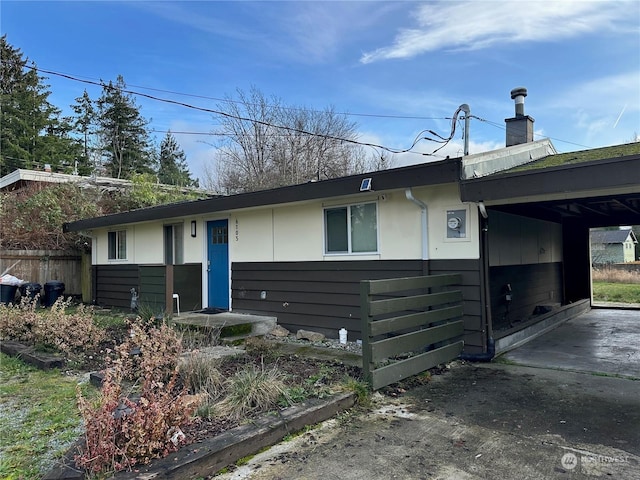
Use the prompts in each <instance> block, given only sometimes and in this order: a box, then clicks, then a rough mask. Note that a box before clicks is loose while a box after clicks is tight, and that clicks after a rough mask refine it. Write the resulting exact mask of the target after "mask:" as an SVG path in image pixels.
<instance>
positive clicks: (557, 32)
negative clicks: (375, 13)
mask: <svg viewBox="0 0 640 480" xmlns="http://www.w3.org/2000/svg"><path fill="white" fill-rule="evenodd" d="M634 3H635V2H598V1H534V2H517V3H515V2H504V1H496V2H488V1H482V2H480V1H475V2H447V3H444V2H439V3H435V4H433V3H429V4H421V5H420V6H419V7H418V8H417V10H416V11H415V13H414V16H415V18H416V21H417V23H418V26H417V27H416V28H404V29H401V30H400V32H399V33H398V34H397V36H396V39H395V42H394V43H393V45H390V46H387V47H382V48H378V49H377V50H374V51H372V52H368V53H365V54H364V55H363V56H362V57H361V59H360V61H361V62H362V63H371V62H375V61H379V60H387V59H393V58H411V57H415V56H417V55H421V54H423V53H426V52H431V51H436V50H442V49H455V50H460V49H462V50H475V49H483V48H487V47H490V46H493V45H495V44H498V43H499V44H509V43H521V42H532V41H556V40H559V39H563V38H570V37H575V36H578V35H582V34H586V33H589V32H594V31H599V30H603V29H613V26H614V25H613V24H614V22H615V21H618V20H624V19H628V18H629V8H636V7H637V5H634Z"/></svg>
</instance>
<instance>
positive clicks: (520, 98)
mask: <svg viewBox="0 0 640 480" xmlns="http://www.w3.org/2000/svg"><path fill="white" fill-rule="evenodd" d="M526 96H527V89H526V88H524V87H518V88H514V89H513V90H511V99H512V100H515V103H516V117H524V97H526Z"/></svg>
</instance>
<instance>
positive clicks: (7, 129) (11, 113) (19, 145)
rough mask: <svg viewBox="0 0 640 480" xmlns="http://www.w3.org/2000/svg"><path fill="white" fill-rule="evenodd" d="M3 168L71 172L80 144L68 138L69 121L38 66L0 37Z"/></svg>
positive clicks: (0, 148)
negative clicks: (52, 97) (52, 99)
mask: <svg viewBox="0 0 640 480" xmlns="http://www.w3.org/2000/svg"><path fill="white" fill-rule="evenodd" d="M0 59H1V62H0V168H2V173H3V174H6V173H9V172H11V171H13V170H15V169H17V168H42V167H43V166H44V165H45V164H49V165H51V167H52V168H53V169H55V170H58V171H70V169H71V167H72V166H73V164H74V161H75V157H76V155H77V154H78V143H77V142H76V141H75V140H74V139H73V138H71V137H70V136H69V132H70V130H71V127H70V125H69V122H68V121H67V120H66V119H64V118H61V116H60V110H59V109H58V108H56V107H54V106H53V105H52V104H51V103H49V101H48V97H49V95H50V93H51V92H50V91H49V90H48V85H45V84H44V83H43V82H44V80H45V78H44V77H41V76H39V75H38V73H37V70H36V69H35V66H34V65H33V64H32V65H29V66H28V65H27V63H28V59H26V58H23V55H22V52H21V51H20V49H18V48H14V47H13V46H11V45H10V44H9V43H8V42H7V36H6V35H3V36H2V37H0Z"/></svg>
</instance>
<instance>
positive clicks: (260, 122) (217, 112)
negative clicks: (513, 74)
mask: <svg viewBox="0 0 640 480" xmlns="http://www.w3.org/2000/svg"><path fill="white" fill-rule="evenodd" d="M26 68H29V69H31V70H35V71H38V72H40V73H46V74H49V75H55V76H58V77H62V78H66V79H68V80H72V81H75V82H80V83H85V84H89V85H96V86H99V87H101V88H106V89H109V88H112V89H114V90H116V89H117V90H120V91H121V92H123V93H127V94H130V95H136V96H139V97H143V98H148V99H150V100H155V101H158V102H164V103H168V104H171V105H178V106H181V107H185V108H189V109H192V110H198V111H202V112H207V113H213V114H215V115H220V116H223V117H227V118H233V119H235V120H241V121H244V122H253V123H256V124H258V125H263V126H266V127H271V128H278V129H282V130H286V131H289V132H293V133H299V134H302V135H311V136H315V137H320V138H325V139H327V140H335V141H338V142H344V143H350V144H354V145H360V146H364V147H372V148H379V149H381V150H385V151H387V152H390V153H394V154H399V153H408V152H411V151H412V150H413V148H415V146H416V145H417V143H418V142H419V141H420V140H426V141H431V142H436V143H444V144H443V145H442V146H440V147H439V148H437V149H436V150H434V151H433V152H431V153H422V155H433V154H434V153H435V152H437V151H438V150H440V149H441V148H443V147H444V146H445V145H446V144H447V143H448V142H449V141H450V140H451V138H453V132H454V131H455V121H456V119H457V118H453V119H451V120H452V125H453V128H452V134H451V136H450V137H449V138H448V139H444V138H443V137H441V136H440V135H437V134H435V132H433V131H432V130H423V131H422V132H420V133H419V134H418V135H417V136H416V138H415V140H414V141H413V143H412V144H411V146H410V147H409V148H392V147H386V146H384V145H379V144H376V143H369V142H360V141H358V140H353V139H350V138H342V137H337V136H334V135H327V134H323V133H317V132H309V131H307V130H303V129H300V128H295V127H288V126H285V125H275V124H272V123H270V122H265V121H263V120H257V119H253V118H248V117H243V116H240V115H233V114H230V113H227V112H223V111H220V110H216V109H212V108H206V107H199V106H196V105H191V104H189V103H185V102H179V101H177V100H171V99H167V98H160V97H156V96H154V95H149V94H147V93H142V92H137V91H134V90H130V89H128V88H116V87H110V86H109V85H106V84H105V83H104V82H98V81H94V80H87V79H83V78H79V77H76V76H73V75H67V74H65V73H60V72H54V71H52V70H45V69H42V68H38V67H35V66H29V65H27V66H26ZM458 111H459V109H458ZM447 120H449V118H447ZM425 132H428V133H430V134H435V136H437V137H439V138H440V140H438V139H434V138H430V137H426V136H422V135H423V134H424V133H425ZM416 153H417V152H416Z"/></svg>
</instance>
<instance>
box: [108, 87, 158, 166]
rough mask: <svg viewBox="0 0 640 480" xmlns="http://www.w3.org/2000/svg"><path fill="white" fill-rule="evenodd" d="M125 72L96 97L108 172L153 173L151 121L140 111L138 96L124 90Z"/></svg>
mask: <svg viewBox="0 0 640 480" xmlns="http://www.w3.org/2000/svg"><path fill="white" fill-rule="evenodd" d="M125 89H126V84H125V82H124V79H123V78H122V75H118V79H117V81H116V83H115V84H114V83H113V82H111V81H110V82H109V84H107V85H104V86H103V89H102V96H101V97H100V98H99V99H98V101H97V106H98V133H99V135H100V141H101V154H102V158H103V159H104V167H105V169H106V174H107V175H109V176H111V177H114V178H126V179H128V178H131V177H132V176H133V174H136V173H153V168H152V164H153V156H152V154H151V152H150V150H151V149H150V140H149V133H148V131H147V124H148V121H147V120H146V119H144V118H143V117H142V116H141V115H140V110H139V107H138V106H137V105H136V102H135V99H134V98H133V97H132V96H131V95H128V94H127V93H125V92H124V90H125Z"/></svg>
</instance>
